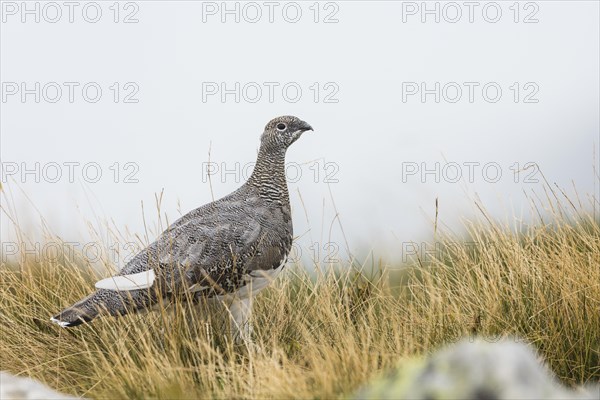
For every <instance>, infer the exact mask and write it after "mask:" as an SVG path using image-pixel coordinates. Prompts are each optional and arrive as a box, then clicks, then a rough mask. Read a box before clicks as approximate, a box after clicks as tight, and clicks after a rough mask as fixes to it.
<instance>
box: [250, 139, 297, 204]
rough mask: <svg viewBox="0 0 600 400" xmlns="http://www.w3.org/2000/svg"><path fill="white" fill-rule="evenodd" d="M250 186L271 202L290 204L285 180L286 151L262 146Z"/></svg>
mask: <svg viewBox="0 0 600 400" xmlns="http://www.w3.org/2000/svg"><path fill="white" fill-rule="evenodd" d="M248 185H250V186H253V187H254V188H255V189H257V190H258V193H259V195H260V196H261V197H263V198H265V199H266V200H269V201H274V202H279V203H285V204H289V194H288V188H287V182H286V179H285V149H283V148H272V147H269V146H264V145H263V146H261V147H260V150H259V151H258V157H257V159H256V165H255V166H254V171H253V172H252V175H251V176H250V178H249V179H248Z"/></svg>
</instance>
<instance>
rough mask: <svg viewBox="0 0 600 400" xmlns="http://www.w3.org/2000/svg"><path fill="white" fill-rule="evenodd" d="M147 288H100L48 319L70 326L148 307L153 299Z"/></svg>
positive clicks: (63, 325)
mask: <svg viewBox="0 0 600 400" xmlns="http://www.w3.org/2000/svg"><path fill="white" fill-rule="evenodd" d="M153 298H154V296H152V295H151V294H150V293H149V292H148V291H147V290H133V291H128V292H118V291H113V290H105V289H100V290H97V291H95V292H94V293H92V294H91V295H90V296H88V297H86V298H84V299H82V300H80V301H78V302H77V303H75V304H73V305H72V306H70V307H67V308H65V309H64V310H62V311H61V312H60V313H58V314H56V315H55V316H53V317H52V318H50V321H52V322H54V323H56V324H58V325H60V326H62V327H65V328H70V327H73V326H77V325H80V324H82V323H84V322H89V321H91V320H93V319H94V318H96V317H97V316H99V315H102V314H104V315H112V316H117V315H123V314H126V313H128V312H132V311H137V310H139V309H142V308H147V307H149V306H150V305H151V304H152V303H153V302H154V301H153Z"/></svg>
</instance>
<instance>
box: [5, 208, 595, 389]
mask: <svg viewBox="0 0 600 400" xmlns="http://www.w3.org/2000/svg"><path fill="white" fill-rule="evenodd" d="M545 207H546V208H547V209H548V210H549V211H550V215H551V217H546V218H541V217H540V219H538V222H537V223H536V224H534V225H531V226H524V225H522V224H518V225H517V226H516V227H514V226H507V225H503V224H499V223H497V222H492V221H490V220H489V219H488V218H487V217H486V216H485V212H482V215H483V217H482V218H481V221H479V222H473V223H468V224H467V228H468V231H469V235H470V237H471V239H470V240H469V242H460V241H457V239H456V238H453V237H451V236H448V235H443V234H442V233H440V232H437V234H436V236H437V240H438V247H437V249H438V251H436V252H435V253H431V252H429V253H427V257H418V258H416V259H415V260H414V262H413V263H411V264H409V265H407V266H404V268H403V269H402V270H401V271H400V272H398V270H393V269H390V268H387V267H382V268H380V269H377V268H376V269H375V272H372V273H369V274H365V273H361V272H359V271H360V269H358V268H356V263H353V266H352V267H351V266H350V263H348V264H344V265H339V266H337V270H338V273H318V274H317V276H316V277H315V276H309V274H307V273H306V272H303V271H304V269H303V268H302V266H298V265H296V266H290V268H289V269H288V271H287V273H286V274H284V275H283V276H282V277H280V278H279V279H278V280H277V281H276V282H275V284H274V285H273V286H272V287H270V288H269V289H267V290H265V291H263V292H262V293H261V294H260V295H259V296H258V297H257V299H256V301H255V320H254V323H255V334H256V339H255V345H254V346H253V347H251V348H244V347H236V346H234V345H232V344H231V343H230V340H229V338H228V336H227V335H223V333H222V332H223V324H224V321H225V314H224V312H223V310H222V309H220V308H218V307H214V306H211V305H200V306H192V305H189V304H173V305H170V306H168V307H166V308H162V309H160V310H158V311H154V312H151V313H147V314H140V315H131V316H125V317H121V318H118V319H111V318H102V319H99V320H96V321H94V323H93V324H91V325H89V326H81V327H78V328H74V329H70V330H66V329H61V328H59V327H57V326H54V325H50V324H49V322H47V321H48V317H49V316H50V315H52V314H54V313H55V312H56V311H58V310H59V309H60V308H61V307H62V306H65V305H68V304H70V303H72V302H73V301H75V300H77V299H79V298H80V297H82V296H84V295H86V294H87V293H88V292H89V291H90V290H91V288H92V287H93V280H94V277H93V276H92V275H93V274H92V273H91V272H89V271H88V272H86V268H81V266H80V265H79V263H78V262H76V261H73V260H69V259H61V260H56V259H51V260H50V259H48V260H39V259H38V260H35V259H32V257H31V256H30V257H24V258H23V259H22V260H21V262H19V263H16V265H11V266H8V265H2V269H1V275H0V283H1V286H0V311H1V313H0V329H1V332H0V363H1V365H2V369H5V370H9V371H11V372H13V373H18V374H21V375H24V376H32V377H34V378H36V379H39V380H41V381H43V382H45V383H47V384H48V385H50V386H52V387H54V388H56V389H58V390H60V391H63V392H66V393H72V394H76V395H82V396H86V397H94V398H340V397H347V396H349V395H351V394H352V393H353V392H355V391H356V389H357V388H359V387H360V386H361V385H363V384H364V383H366V382H367V381H369V379H371V378H373V377H374V376H376V375H378V374H380V373H381V371H382V370H385V369H386V368H388V367H391V366H394V365H396V364H397V363H398V362H401V360H403V359H406V358H409V357H412V356H414V355H420V354H424V353H429V352H432V351H434V350H435V349H436V348H438V347H440V346H442V345H443V344H446V343H450V342H455V341H458V340H459V339H460V338H462V337H466V336H467V337H468V336H474V335H478V336H482V337H488V338H494V337H496V338H499V337H506V336H511V335H517V336H518V337H520V338H521V339H522V340H524V341H526V342H528V343H531V344H533V346H534V347H536V348H537V349H538V350H539V353H540V354H541V355H542V356H543V357H544V358H545V359H546V361H547V362H548V364H549V366H550V367H551V368H552V369H553V370H554V372H555V373H556V374H557V375H558V376H559V377H560V379H562V380H563V382H565V383H566V384H569V385H578V384H583V383H586V382H590V381H599V380H600V312H599V311H598V310H600V224H599V223H598V219H597V218H594V217H593V216H592V215H591V214H590V213H587V212H585V211H584V210H583V207H581V206H580V205H578V204H577V205H576V203H574V202H571V201H568V200H566V201H564V202H562V204H559V202H558V200H557V198H556V197H554V198H552V199H549V200H548V202H547V204H546V205H545ZM440 244H441V247H439V246H440ZM339 271H345V272H342V273H339ZM367 275H369V276H367ZM399 282H401V284H400V283H399ZM490 340H491V339H490Z"/></svg>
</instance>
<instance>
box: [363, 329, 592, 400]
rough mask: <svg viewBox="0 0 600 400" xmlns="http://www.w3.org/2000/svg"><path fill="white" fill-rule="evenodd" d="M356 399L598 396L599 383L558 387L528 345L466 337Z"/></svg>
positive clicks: (382, 380) (408, 364)
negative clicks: (587, 385) (582, 386)
mask: <svg viewBox="0 0 600 400" xmlns="http://www.w3.org/2000/svg"><path fill="white" fill-rule="evenodd" d="M355 398H356V399H422V400H425V399H428V400H436V399H481V400H484V399H487V400H503V399H600V387H591V386H590V387H586V388H580V389H578V390H570V389H567V388H565V387H564V386H562V385H560V384H559V383H558V381H557V380H556V379H555V377H554V375H553V374H552V372H551V371H550V370H549V369H547V368H546V367H545V366H544V365H543V364H542V363H541V362H540V361H539V360H538V358H537V357H536V355H535V353H534V352H533V350H532V349H530V348H529V347H528V346H526V345H525V344H523V343H519V342H517V341H515V340H502V341H500V342H496V343H493V342H489V341H485V340H482V339H477V340H475V341H473V342H471V341H469V340H464V341H462V342H459V343H457V344H455V345H452V346H449V347H447V348H445V349H442V350H440V351H438V352H436V353H434V354H433V355H431V356H430V357H428V358H427V359H422V358H421V359H415V360H412V361H409V362H405V363H403V364H401V365H400V366H399V368H398V369H396V370H395V371H392V372H390V373H388V374H387V375H386V376H384V377H382V378H380V379H378V380H377V381H375V382H373V383H372V384H370V385H368V386H366V387H365V388H363V389H362V390H360V391H359V392H358V394H357V395H356V396H355Z"/></svg>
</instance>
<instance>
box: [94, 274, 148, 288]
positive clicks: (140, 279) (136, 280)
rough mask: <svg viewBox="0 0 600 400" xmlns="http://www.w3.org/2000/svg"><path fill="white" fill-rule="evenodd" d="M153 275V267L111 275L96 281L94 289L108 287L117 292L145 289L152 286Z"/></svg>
mask: <svg viewBox="0 0 600 400" xmlns="http://www.w3.org/2000/svg"><path fill="white" fill-rule="evenodd" d="M155 277H156V276H155V274H154V270H153V269H150V270H148V271H143V272H139V273H137V274H131V275H119V276H111V277H110V278H106V279H102V280H101V281H98V282H96V289H108V290H114V291H117V292H122V291H128V290H139V289H147V288H149V287H151V286H152V284H153V283H154V279H155Z"/></svg>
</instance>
